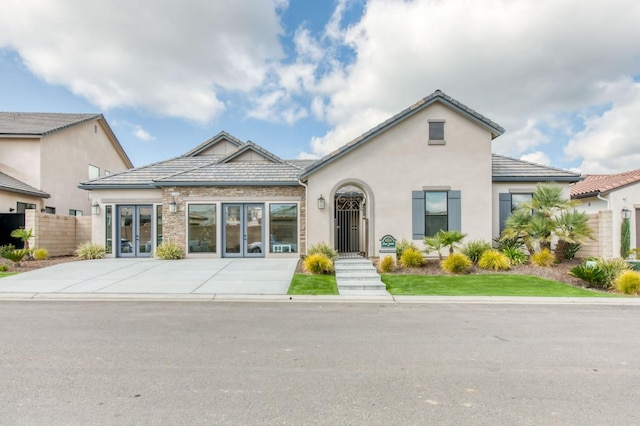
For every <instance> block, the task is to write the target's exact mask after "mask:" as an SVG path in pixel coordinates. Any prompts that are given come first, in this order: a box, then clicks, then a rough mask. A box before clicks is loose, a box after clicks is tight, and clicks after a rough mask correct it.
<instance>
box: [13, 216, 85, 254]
mask: <svg viewBox="0 0 640 426" xmlns="http://www.w3.org/2000/svg"><path fill="white" fill-rule="evenodd" d="M24 226H25V229H33V234H34V237H33V238H32V239H31V240H29V246H30V247H33V248H45V249H47V250H48V251H49V256H68V255H72V254H73V252H74V251H75V250H76V249H77V248H78V246H79V245H80V244H82V243H85V242H87V241H91V216H63V215H58V214H47V213H40V212H38V211H36V210H26V211H25V225H24Z"/></svg>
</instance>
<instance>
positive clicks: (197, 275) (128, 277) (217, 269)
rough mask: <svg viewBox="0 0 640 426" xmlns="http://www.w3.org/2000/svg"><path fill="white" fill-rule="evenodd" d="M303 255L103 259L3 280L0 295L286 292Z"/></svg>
mask: <svg viewBox="0 0 640 426" xmlns="http://www.w3.org/2000/svg"><path fill="white" fill-rule="evenodd" d="M297 264H298V259H182V260H156V259H99V260H83V261H78V262H68V263H60V264H58V265H54V266H51V267H48V268H43V269H38V270H35V271H30V272H24V273H21V274H17V275H12V276H8V277H5V278H2V279H1V280H0V295H4V296H10V295H11V294H13V295H15V296H16V297H20V296H21V297H28V296H29V295H30V294H31V295H33V296H34V297H35V296H36V295H40V294H56V295H69V296H73V295H81V294H84V295H87V294H92V295H96V296H98V295H104V296H108V295H110V294H120V295H122V294H130V295H134V294H136V295H160V294H168V295H173V296H178V295H189V296H191V297H193V296H198V295H202V296H203V297H205V296H211V295H217V294H238V295H241V294H245V295H284V294H287V290H288V289H289V284H290V283H291V279H292V277H293V274H294V272H295V269H296V265H297Z"/></svg>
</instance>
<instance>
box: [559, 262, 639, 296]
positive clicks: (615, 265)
mask: <svg viewBox="0 0 640 426" xmlns="http://www.w3.org/2000/svg"><path fill="white" fill-rule="evenodd" d="M588 262H590V263H586V262H585V263H583V264H582V265H578V266H574V267H573V268H571V270H570V271H569V274H570V275H572V276H574V277H576V278H580V279H581V280H582V281H585V282H587V283H588V284H590V287H597V288H602V289H605V290H607V289H609V288H611V286H612V285H613V283H614V281H615V280H616V278H618V276H619V275H620V274H622V273H623V272H625V271H627V270H629V265H628V264H627V263H626V262H625V261H624V260H622V259H596V260H595V261H593V260H589V261H588Z"/></svg>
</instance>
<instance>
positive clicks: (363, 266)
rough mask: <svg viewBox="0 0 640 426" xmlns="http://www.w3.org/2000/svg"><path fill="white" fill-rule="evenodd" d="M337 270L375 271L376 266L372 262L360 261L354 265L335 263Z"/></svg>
mask: <svg viewBox="0 0 640 426" xmlns="http://www.w3.org/2000/svg"><path fill="white" fill-rule="evenodd" d="M334 266H335V269H336V271H375V270H376V268H375V267H374V266H373V265H372V264H371V262H369V263H368V264H367V263H359V264H354V265H344V264H335V265H334Z"/></svg>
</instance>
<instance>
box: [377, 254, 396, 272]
mask: <svg viewBox="0 0 640 426" xmlns="http://www.w3.org/2000/svg"><path fill="white" fill-rule="evenodd" d="M394 269H396V261H395V260H394V259H393V257H391V256H386V257H385V258H384V259H382V261H381V262H380V271H382V272H384V273H389V272H393V270H394Z"/></svg>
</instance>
